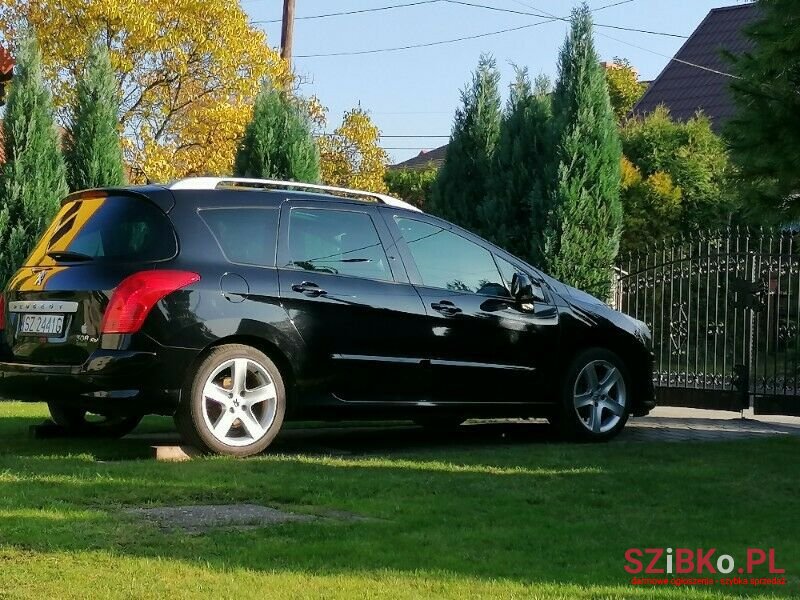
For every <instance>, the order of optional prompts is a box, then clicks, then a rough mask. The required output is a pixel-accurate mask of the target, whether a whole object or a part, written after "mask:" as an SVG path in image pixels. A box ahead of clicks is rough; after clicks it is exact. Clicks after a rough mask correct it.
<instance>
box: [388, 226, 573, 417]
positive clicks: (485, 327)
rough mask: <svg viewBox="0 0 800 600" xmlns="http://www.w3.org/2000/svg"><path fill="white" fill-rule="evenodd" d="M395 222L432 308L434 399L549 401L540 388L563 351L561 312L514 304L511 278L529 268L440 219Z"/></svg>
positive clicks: (429, 346) (543, 304) (544, 305)
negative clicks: (542, 376)
mask: <svg viewBox="0 0 800 600" xmlns="http://www.w3.org/2000/svg"><path fill="white" fill-rule="evenodd" d="M386 212H387V214H390V212H391V211H386ZM387 222H388V225H389V226H390V227H394V228H396V229H395V230H394V231H395V234H396V235H397V236H399V239H400V240H401V241H400V248H401V251H402V253H403V259H404V261H405V262H406V265H407V267H408V271H409V276H410V278H411V281H412V282H413V283H414V284H415V285H416V288H417V291H418V292H419V294H420V296H421V298H422V301H423V303H424V305H425V310H426V313H427V318H428V327H427V332H428V338H427V343H426V344H425V345H424V347H425V349H426V356H425V358H426V359H428V360H429V361H430V365H431V373H432V384H433V388H434V397H435V398H436V399H437V400H446V401H452V402H481V403H508V404H517V403H528V402H537V401H543V400H547V399H542V398H541V397H538V396H537V394H536V383H537V382H538V376H539V375H540V374H541V373H542V371H543V370H546V367H547V365H548V364H549V363H550V358H551V357H552V356H553V354H554V352H555V351H556V349H557V342H558V310H557V308H556V307H555V306H552V305H550V304H549V303H548V302H547V301H546V298H545V297H544V296H543V297H542V301H537V302H534V303H532V304H530V305H520V304H519V303H518V302H516V301H515V300H514V299H512V297H511V294H510V291H509V290H510V283H511V278H512V277H513V274H514V272H515V271H516V270H522V269H520V267H519V266H518V265H514V264H512V263H511V262H509V261H508V260H507V259H505V258H503V257H501V256H500V255H499V253H497V252H493V251H492V248H491V246H489V245H484V244H481V243H479V242H478V241H477V240H473V239H470V237H469V234H466V232H462V231H461V230H459V229H457V228H454V227H452V226H450V225H449V224H447V223H445V222H443V221H440V220H438V219H431V218H429V217H427V216H426V215H419V216H417V215H413V216H412V215H408V213H402V214H398V213H395V214H393V215H391V217H390V218H389V219H387ZM542 293H544V292H542Z"/></svg>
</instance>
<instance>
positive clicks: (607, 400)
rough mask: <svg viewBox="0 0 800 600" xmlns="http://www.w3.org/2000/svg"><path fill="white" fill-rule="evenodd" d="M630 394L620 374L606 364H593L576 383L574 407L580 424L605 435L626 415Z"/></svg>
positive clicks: (591, 363)
mask: <svg viewBox="0 0 800 600" xmlns="http://www.w3.org/2000/svg"><path fill="white" fill-rule="evenodd" d="M626 400H627V394H626V390H625V379H624V377H623V376H622V373H621V372H620V370H619V369H618V368H617V367H615V366H614V365H613V364H611V363H610V362H608V361H605V360H593V361H591V362H589V363H588V364H587V365H586V366H584V367H583V369H581V371H580V373H578V377H577V379H576V380H575V387H574V391H573V406H574V407H575V412H576V413H577V414H578V418H579V419H580V422H581V424H582V425H583V426H584V427H585V428H586V429H587V430H588V431H590V432H592V433H595V434H597V433H606V432H608V431H610V430H612V429H614V427H616V425H617V424H618V423H619V421H620V419H622V418H623V416H624V415H625V402H626Z"/></svg>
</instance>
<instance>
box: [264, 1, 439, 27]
mask: <svg viewBox="0 0 800 600" xmlns="http://www.w3.org/2000/svg"><path fill="white" fill-rule="evenodd" d="M442 1H443V0H418V1H417V2H407V3H405V4H390V5H388V6H376V7H374V8H361V9H358V10H346V11H342V12H335V13H324V14H321V15H308V16H305V17H295V20H296V21H301V20H302V21H305V20H309V19H327V18H329V17H344V16H347V15H360V14H363V13H371V12H378V11H383V10H393V9H395V8H408V7H409V6H421V5H423V4H437V3H439V2H442ZM251 22H252V23H257V24H265V23H280V22H281V19H269V20H266V21H251Z"/></svg>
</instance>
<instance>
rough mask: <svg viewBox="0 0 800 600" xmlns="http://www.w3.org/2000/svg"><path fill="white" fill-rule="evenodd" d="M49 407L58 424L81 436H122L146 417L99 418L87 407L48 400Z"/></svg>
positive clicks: (51, 416) (109, 416)
mask: <svg viewBox="0 0 800 600" xmlns="http://www.w3.org/2000/svg"><path fill="white" fill-rule="evenodd" d="M47 408H48V409H50V419H52V421H53V422H54V423H55V424H56V425H58V426H59V427H61V428H62V429H64V430H65V431H66V432H67V433H68V434H71V435H75V436H79V437H98V438H121V437H122V436H124V435H127V434H129V433H130V432H131V431H133V430H134V429H136V427H137V425H139V423H140V422H141V421H142V419H143V418H144V415H134V416H115V415H97V416H98V418H97V419H93V418H89V417H88V415H89V413H88V412H87V411H86V410H85V409H82V408H79V407H77V406H68V405H63V404H57V403H54V402H48V403H47Z"/></svg>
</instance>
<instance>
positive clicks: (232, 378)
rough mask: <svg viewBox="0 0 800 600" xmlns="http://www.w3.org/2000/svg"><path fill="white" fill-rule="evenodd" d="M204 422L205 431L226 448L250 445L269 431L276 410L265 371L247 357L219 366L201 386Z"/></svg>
mask: <svg viewBox="0 0 800 600" xmlns="http://www.w3.org/2000/svg"><path fill="white" fill-rule="evenodd" d="M202 406H203V419H204V421H205V424H206V427H208V431H209V432H210V433H211V435H213V436H214V437H215V438H216V439H217V440H219V441H220V442H222V443H223V444H226V445H228V446H249V445H251V444H254V443H255V442H257V441H258V440H260V439H261V438H263V437H264V436H265V435H267V432H269V430H270V427H271V426H272V424H273V422H274V421H275V414H276V411H277V390H276V388H275V384H274V382H273V381H272V378H271V377H270V376H269V373H268V372H267V369H266V368H265V367H264V366H263V365H261V364H259V363H258V362H256V361H254V360H252V359H250V358H234V359H231V360H227V361H225V362H223V363H222V364H221V365H219V366H218V367H217V368H216V369H214V371H212V373H211V375H210V376H209V377H208V379H207V380H206V383H205V385H204V386H203V399H202Z"/></svg>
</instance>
